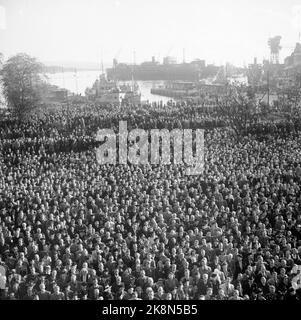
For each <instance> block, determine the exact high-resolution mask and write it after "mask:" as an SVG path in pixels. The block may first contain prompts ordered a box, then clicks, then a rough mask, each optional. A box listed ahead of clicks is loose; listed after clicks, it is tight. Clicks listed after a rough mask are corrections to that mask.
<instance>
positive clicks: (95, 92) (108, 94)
mask: <svg viewBox="0 0 301 320" xmlns="http://www.w3.org/2000/svg"><path fill="white" fill-rule="evenodd" d="M132 83H133V85H132V86H130V85H129V84H122V85H118V82H117V81H113V80H108V79H107V78H106V76H105V74H101V75H100V76H99V79H97V80H96V81H95V82H94V84H93V86H92V88H87V89H86V91H85V95H86V96H87V97H88V99H89V100H91V101H95V102H97V103H101V104H113V105H118V106H120V105H128V104H140V103H141V93H140V92H139V86H138V85H137V84H136V83H134V82H132Z"/></svg>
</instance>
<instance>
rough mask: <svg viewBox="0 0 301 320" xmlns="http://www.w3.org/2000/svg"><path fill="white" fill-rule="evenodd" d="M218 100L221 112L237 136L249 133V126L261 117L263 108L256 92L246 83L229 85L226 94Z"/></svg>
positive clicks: (217, 98)
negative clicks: (258, 101) (259, 103)
mask: <svg viewBox="0 0 301 320" xmlns="http://www.w3.org/2000/svg"><path fill="white" fill-rule="evenodd" d="M216 102H217V107H218V110H219V112H220V113H221V115H222V116H223V117H224V119H225V121H226V123H227V124H228V125H229V126H230V128H232V129H233V130H234V132H235V133H236V135H237V136H239V135H244V134H247V132H248V128H250V127H251V126H253V125H255V124H256V123H257V122H258V121H259V119H260V114H261V108H260V106H259V105H258V104H257V103H256V98H255V94H253V93H252V92H250V88H247V87H246V86H244V85H240V86H237V85H231V86H228V87H227V90H226V94H225V95H223V96H218V97H216Z"/></svg>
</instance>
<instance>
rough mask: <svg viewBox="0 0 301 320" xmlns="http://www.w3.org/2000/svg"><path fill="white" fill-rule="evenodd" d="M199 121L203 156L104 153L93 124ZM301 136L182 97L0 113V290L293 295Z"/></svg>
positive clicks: (16, 293)
mask: <svg viewBox="0 0 301 320" xmlns="http://www.w3.org/2000/svg"><path fill="white" fill-rule="evenodd" d="M120 120H126V121H127V123H128V128H129V130H130V129H131V128H141V129H154V128H159V129H162V128H165V129H169V130H170V129H173V128H192V129H196V128H205V129H206V130H205V167H204V172H203V174H201V175H196V176H193V175H192V176H190V175H186V174H185V166H184V165H179V164H178V165H174V164H170V165H151V164H148V165H132V164H128V165H99V164H98V163H97V161H96V156H95V148H96V147H97V142H96V141H95V134H96V132H97V129H98V128H110V129H114V130H115V131H118V123H119V121H120ZM300 145H301V138H300V137H299V135H297V134H294V135H293V134H290V132H289V130H288V128H287V127H286V126H285V125H281V124H280V123H278V124H277V125H275V124H266V123H265V124H260V125H259V126H258V127H257V128H256V130H253V132H251V131H250V134H249V135H246V136H244V137H239V139H237V137H235V136H233V135H232V133H231V131H230V130H229V129H228V128H226V127H225V123H224V121H223V119H222V117H220V116H219V115H218V113H216V112H215V111H212V112H209V111H206V112H203V110H202V108H201V107H199V108H198V107H196V106H187V105H176V106H175V105H171V106H160V105H152V106H131V107H119V108H110V107H106V108H105V107H102V108H100V107H98V106H95V105H93V104H91V105H85V106H75V105H71V106H63V107H61V108H58V109H55V110H52V111H45V112H43V113H40V114H37V115H35V116H32V117H31V118H30V119H29V120H27V121H24V122H22V123H20V122H18V121H17V120H16V119H10V118H8V119H6V120H2V121H1V120H0V150H1V152H0V258H1V260H0V273H1V272H2V276H1V281H0V287H1V285H2V287H1V299H9V300H15V299H27V300H87V299H93V300H110V299H117V300H121V299H125V300H139V299H149V300H153V299H155V300H171V299H176V300H182V299H184V300H192V299H201V300H298V299H300V296H301V272H300V270H301V190H300V182H301V148H300Z"/></svg>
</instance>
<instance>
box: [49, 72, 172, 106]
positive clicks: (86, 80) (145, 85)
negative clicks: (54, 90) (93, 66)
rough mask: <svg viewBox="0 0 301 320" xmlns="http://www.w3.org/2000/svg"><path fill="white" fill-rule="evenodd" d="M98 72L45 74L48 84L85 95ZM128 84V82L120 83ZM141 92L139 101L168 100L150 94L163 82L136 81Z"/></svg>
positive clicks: (164, 101)
mask: <svg viewBox="0 0 301 320" xmlns="http://www.w3.org/2000/svg"><path fill="white" fill-rule="evenodd" d="M99 74H100V72H99V71H78V72H61V73H47V78H48V81H49V83H50V84H53V85H57V86H59V87H61V88H65V89H67V90H69V91H70V92H72V93H75V94H81V95H83V96H84V95H85V90H86V88H87V87H92V85H93V83H94V82H95V80H96V79H97V78H98V77H99ZM120 83H121V84H122V83H130V82H127V81H125V82H123V81H122V82H120ZM137 84H138V85H139V89H140V92H141V100H142V101H147V100H148V101H149V102H159V101H162V102H163V103H166V102H167V101H169V100H170V98H168V97H162V96H159V95H155V94H151V92H150V91H151V88H152V87H157V86H158V85H163V84H164V81H137Z"/></svg>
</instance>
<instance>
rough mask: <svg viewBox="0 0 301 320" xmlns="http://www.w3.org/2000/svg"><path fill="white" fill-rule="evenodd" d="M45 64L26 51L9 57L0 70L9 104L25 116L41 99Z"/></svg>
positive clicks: (16, 112)
mask: <svg viewBox="0 0 301 320" xmlns="http://www.w3.org/2000/svg"><path fill="white" fill-rule="evenodd" d="M42 67H43V65H42V64H41V63H40V62H38V61H37V60H36V59H35V58H33V57H30V56H29V55H27V54H25V53H20V54H17V55H15V56H13V57H11V58H9V59H8V60H7V61H6V62H5V63H4V64H3V67H2V70H1V71H0V75H1V82H2V85H3V93H4V96H5V98H6V100H7V103H8V106H9V107H10V108H11V109H12V111H14V113H15V114H16V115H17V116H18V117H19V118H23V117H24V115H26V114H27V113H28V112H30V111H32V110H33V109H34V108H35V107H36V106H37V105H38V104H39V102H40V101H41V96H42V90H43V89H42V88H43V86H44V83H43V81H42V76H41V71H42Z"/></svg>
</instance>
